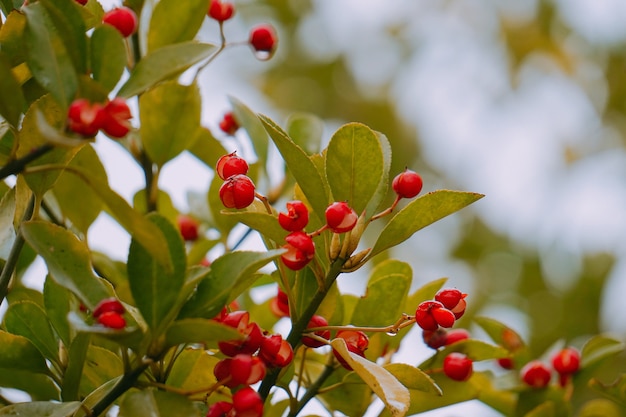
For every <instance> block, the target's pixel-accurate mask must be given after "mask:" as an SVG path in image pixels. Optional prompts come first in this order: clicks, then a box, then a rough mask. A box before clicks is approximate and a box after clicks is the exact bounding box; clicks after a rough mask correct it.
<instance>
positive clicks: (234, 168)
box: [215, 151, 249, 180]
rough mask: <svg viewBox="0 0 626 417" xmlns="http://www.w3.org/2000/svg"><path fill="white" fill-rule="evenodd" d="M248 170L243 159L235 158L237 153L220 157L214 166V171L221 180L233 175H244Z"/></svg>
mask: <svg viewBox="0 0 626 417" xmlns="http://www.w3.org/2000/svg"><path fill="white" fill-rule="evenodd" d="M248 168H249V167H248V163H247V162H246V160H245V159H243V158H241V157H239V156H237V151H235V152H233V153H229V154H228V155H223V156H221V157H220V159H218V160H217V163H216V164H215V171H216V172H217V175H219V177H220V178H221V179H223V180H226V179H228V178H230V177H232V176H233V175H246V174H247V173H248Z"/></svg>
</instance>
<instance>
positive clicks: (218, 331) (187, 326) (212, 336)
mask: <svg viewBox="0 0 626 417" xmlns="http://www.w3.org/2000/svg"><path fill="white" fill-rule="evenodd" d="M240 338H241V333H239V331H237V329H234V328H233V327H230V326H226V325H224V324H221V323H219V322H217V321H215V320H210V319H198V318H196V319H183V320H178V321H175V322H174V323H172V325H171V326H169V327H168V329H167V332H166V334H165V340H166V344H167V345H168V346H176V345H180V344H185V343H202V344H204V345H205V346H206V347H208V348H211V347H212V348H216V347H217V342H219V341H223V340H239V339H240Z"/></svg>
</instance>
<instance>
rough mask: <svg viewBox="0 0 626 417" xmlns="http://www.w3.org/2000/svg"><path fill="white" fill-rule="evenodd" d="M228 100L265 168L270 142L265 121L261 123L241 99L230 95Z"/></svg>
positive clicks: (260, 163) (261, 164)
mask: <svg viewBox="0 0 626 417" xmlns="http://www.w3.org/2000/svg"><path fill="white" fill-rule="evenodd" d="M228 100H229V101H230V105H231V106H232V108H233V113H234V115H235V119H236V120H237V122H238V123H239V126H240V127H242V128H243V129H244V130H245V131H246V133H247V134H248V137H250V140H251V141H252V146H253V147H254V152H255V153H256V155H257V158H258V159H259V165H260V166H261V167H262V168H263V169H265V168H264V167H265V164H266V163H267V149H268V146H267V145H268V143H269V138H268V137H267V132H266V130H265V128H264V127H263V123H261V121H260V120H259V117H258V116H257V114H256V113H254V112H253V111H252V110H250V109H249V108H248V107H247V106H246V105H245V104H243V103H242V102H241V101H239V100H237V99H236V98H234V97H229V98H228Z"/></svg>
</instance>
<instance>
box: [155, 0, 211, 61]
mask: <svg viewBox="0 0 626 417" xmlns="http://www.w3.org/2000/svg"><path fill="white" fill-rule="evenodd" d="M208 9H209V0H186V1H185V6H184V7H181V4H180V1H179V0H161V1H159V2H158V3H157V5H156V6H155V7H154V10H153V12H152V17H151V19H150V29H149V30H148V51H154V50H156V49H158V48H160V47H162V46H166V45H171V44H174V43H181V42H184V41H190V40H192V39H193V38H194V37H195V36H196V34H197V33H198V30H200V26H202V22H203V21H204V19H205V16H206V14H207V10H208Z"/></svg>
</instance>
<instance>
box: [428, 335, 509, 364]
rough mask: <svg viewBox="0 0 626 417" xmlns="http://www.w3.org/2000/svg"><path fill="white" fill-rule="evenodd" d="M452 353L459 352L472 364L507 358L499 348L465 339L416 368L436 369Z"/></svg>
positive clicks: (437, 353)
mask: <svg viewBox="0 0 626 417" xmlns="http://www.w3.org/2000/svg"><path fill="white" fill-rule="evenodd" d="M452 352H460V353H463V354H465V355H466V356H467V357H468V358H470V359H471V360H472V361H474V362H478V361H485V360H489V359H497V358H504V357H507V356H508V354H509V352H508V351H507V350H506V349H504V348H503V347H500V346H495V345H492V344H490V343H487V342H483V341H482V340H476V339H465V340H461V341H459V342H456V343H453V344H452V345H448V346H446V347H445V348H443V349H441V350H439V351H437V352H436V353H435V354H434V355H433V356H431V357H430V358H429V359H426V360H425V361H424V362H422V363H421V364H420V365H419V366H418V368H420V369H438V368H441V367H442V366H443V360H444V359H445V357H446V356H447V355H448V354H449V353H452Z"/></svg>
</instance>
